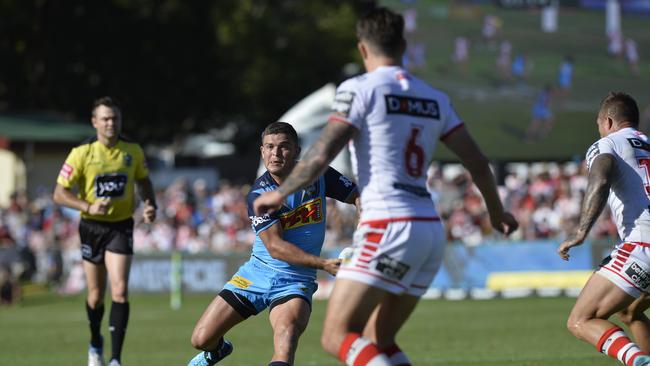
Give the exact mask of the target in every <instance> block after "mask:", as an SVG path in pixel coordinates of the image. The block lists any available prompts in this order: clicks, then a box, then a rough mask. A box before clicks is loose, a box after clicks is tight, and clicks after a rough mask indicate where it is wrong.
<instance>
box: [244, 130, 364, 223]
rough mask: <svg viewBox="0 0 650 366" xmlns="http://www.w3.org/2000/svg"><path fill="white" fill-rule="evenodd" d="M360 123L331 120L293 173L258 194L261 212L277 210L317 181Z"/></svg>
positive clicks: (258, 209) (256, 208) (260, 213)
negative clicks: (292, 195)
mask: <svg viewBox="0 0 650 366" xmlns="http://www.w3.org/2000/svg"><path fill="white" fill-rule="evenodd" d="M355 132H356V127H353V126H352V125H348V124H346V123H342V122H329V123H328V124H327V125H326V126H325V128H324V129H323V132H321V134H320V137H319V138H318V140H317V141H316V142H315V143H314V144H313V145H312V146H311V147H310V148H309V150H307V152H306V153H305V156H304V157H303V158H302V159H300V161H299V162H298V164H297V165H296V167H295V168H293V170H292V171H291V174H289V176H288V177H287V178H286V179H285V180H284V182H282V184H281V185H280V187H278V189H277V190H275V191H270V192H265V193H263V194H262V195H260V197H258V198H257V199H256V200H255V202H254V204H253V207H254V210H255V213H256V214H257V215H263V214H265V213H271V212H273V211H275V210H277V209H278V208H279V207H280V205H281V204H282V202H283V201H284V200H285V199H286V198H287V197H288V196H289V195H290V194H292V193H294V192H296V191H297V190H299V189H300V188H302V187H305V186H307V185H308V184H310V183H311V182H313V181H314V180H315V179H316V178H317V177H318V176H319V175H321V174H323V172H324V171H325V169H327V167H328V166H329V163H330V162H331V161H332V160H333V159H334V158H335V157H336V155H337V154H338V153H339V151H341V149H342V148H343V146H345V144H347V142H348V141H349V140H350V138H351V137H352V135H353V134H354V133H355Z"/></svg>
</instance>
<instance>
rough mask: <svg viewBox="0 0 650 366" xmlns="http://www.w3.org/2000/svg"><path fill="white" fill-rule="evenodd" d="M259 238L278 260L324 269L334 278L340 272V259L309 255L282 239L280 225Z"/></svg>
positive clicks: (274, 225)
mask: <svg viewBox="0 0 650 366" xmlns="http://www.w3.org/2000/svg"><path fill="white" fill-rule="evenodd" d="M259 236H260V239H262V242H263V243H264V246H265V247H266V250H268V251H269V254H270V255H271V257H273V258H275V259H277V260H281V261H284V262H287V263H290V264H294V265H298V266H303V267H310V268H316V269H322V270H324V271H327V272H328V273H329V274H331V275H333V276H335V275H336V272H338V270H339V265H340V264H341V260H340V259H325V258H321V257H318V256H315V255H313V254H309V253H307V252H305V251H304V250H302V249H300V248H299V247H298V246H297V245H294V244H292V243H290V242H288V241H286V240H284V239H282V229H281V227H280V224H279V223H276V224H273V225H271V227H269V228H268V229H266V230H264V231H262V232H260V233H259Z"/></svg>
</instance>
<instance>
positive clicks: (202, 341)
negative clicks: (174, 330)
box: [190, 328, 210, 350]
mask: <svg viewBox="0 0 650 366" xmlns="http://www.w3.org/2000/svg"><path fill="white" fill-rule="evenodd" d="M209 341H210V339H209V337H207V336H206V334H205V331H204V330H203V328H197V329H194V331H193V332H192V337H191V338H190V343H192V347H194V348H196V349H200V350H205V349H206V348H207V347H208V346H209V344H208V343H209Z"/></svg>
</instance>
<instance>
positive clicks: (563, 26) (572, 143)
mask: <svg viewBox="0 0 650 366" xmlns="http://www.w3.org/2000/svg"><path fill="white" fill-rule="evenodd" d="M380 2H381V3H382V4H384V5H387V6H389V7H391V8H393V9H395V10H398V11H403V10H404V9H407V8H410V7H414V8H416V9H417V10H418V17H417V20H418V29H417V31H416V32H415V33H413V34H409V35H408V39H409V42H411V43H414V42H422V43H423V44H425V45H426V53H425V54H426V62H427V64H426V66H425V67H423V68H422V69H419V70H416V71H415V74H416V75H418V76H420V77H422V78H423V79H424V80H426V81H428V82H430V83H431V84H432V85H433V86H435V87H437V88H439V89H441V90H442V91H444V92H447V93H448V94H449V95H450V96H451V97H452V100H453V102H454V106H455V107H456V109H457V111H458V113H459V115H460V117H461V119H463V120H464V121H465V123H466V124H467V126H468V127H469V129H470V131H471V132H472V134H473V135H474V136H475V137H476V138H477V140H478V142H479V145H480V146H481V148H482V149H483V150H484V152H485V153H486V155H487V156H488V157H490V158H491V159H500V160H506V161H509V160H555V159H558V160H566V159H571V158H576V157H577V158H582V157H583V156H584V154H585V152H586V150H587V148H588V147H589V145H591V143H593V142H594V141H595V140H597V139H598V131H597V129H596V125H595V123H596V113H597V111H598V106H599V103H600V101H601V99H602V98H603V97H604V96H605V95H607V93H608V92H609V91H610V90H616V91H625V92H627V93H630V94H631V95H632V96H634V97H635V98H636V100H637V102H638V103H639V108H640V110H641V111H642V113H643V111H644V110H645V109H646V108H648V110H649V111H650V89H649V88H648V87H647V86H648V85H650V62H649V61H648V59H649V58H648V56H647V55H648V53H647V50H648V48H650V32H648V31H647V29H648V28H647V25H648V21H649V18H648V17H647V16H634V15H628V14H625V15H624V16H623V19H622V27H623V33H624V35H625V37H631V38H633V39H635V40H636V42H637V44H638V49H639V52H640V54H641V58H640V63H639V67H640V69H641V74H640V75H633V74H632V73H631V72H630V71H629V70H628V68H627V66H626V64H625V62H624V61H623V60H614V59H612V58H610V57H609V56H608V55H607V52H606V51H607V38H606V36H605V29H604V28H605V14H604V12H602V11H589V10H579V9H571V8H562V9H561V10H560V12H559V20H558V24H559V30H558V32H557V33H551V34H548V33H543V32H542V31H541V30H540V23H541V20H540V19H541V15H540V12H539V11H528V10H504V9H500V8H497V7H493V6H462V5H457V6H444V4H447V5H448V4H453V3H454V2H451V1H440V0H431V1H418V2H413V4H408V5H406V4H404V3H403V2H401V1H398V0H383V1H380ZM485 14H494V15H497V16H498V17H499V18H500V19H501V20H502V21H503V28H502V39H505V40H508V41H510V42H511V44H512V47H513V57H514V55H515V54H517V53H525V54H526V55H527V56H528V57H529V58H530V60H532V66H531V69H530V73H529V78H528V80H527V81H526V82H525V84H524V85H516V84H515V83H506V82H503V81H502V80H500V78H499V76H498V73H497V70H496V56H497V49H496V48H492V47H488V46H487V45H485V44H483V43H482V41H481V27H482V26H483V16H484V15H485ZM459 36H464V37H466V38H467V39H469V41H470V43H471V48H470V51H469V55H470V56H469V57H470V58H469V64H468V69H467V72H466V73H461V72H460V70H459V69H458V68H457V67H455V65H453V64H452V63H451V61H450V60H451V59H450V57H451V54H452V53H453V49H454V39H455V38H456V37H459ZM644 54H645V56H644ZM565 55H572V56H573V58H574V59H575V70H574V71H575V73H574V86H573V91H572V93H571V95H570V96H569V98H568V99H567V100H566V101H565V102H564V103H559V102H558V100H556V101H555V103H554V104H553V103H552V109H553V113H554V115H555V120H556V124H555V127H554V128H553V130H552V131H551V133H550V135H549V136H548V137H547V138H546V139H543V140H541V141H534V142H530V143H525V142H523V136H524V132H525V131H526V129H527V127H528V125H529V124H530V121H531V108H532V105H533V102H534V100H535V97H536V95H537V93H538V92H539V90H540V89H541V88H542V87H543V86H544V85H545V84H547V83H551V84H554V83H556V75H557V70H558V67H559V65H560V63H561V62H562V60H563V58H564V57H565ZM646 118H650V117H646ZM648 123H650V122H644V123H643V125H642V126H641V127H642V128H641V129H642V130H645V131H646V132H649V131H648V129H649V128H650V125H649V124H648ZM437 157H438V158H440V159H450V158H451V157H452V155H451V153H450V152H449V151H447V150H446V149H439V150H438V152H437Z"/></svg>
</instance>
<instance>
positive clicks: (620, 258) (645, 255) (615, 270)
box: [597, 242, 650, 298]
mask: <svg viewBox="0 0 650 366" xmlns="http://www.w3.org/2000/svg"><path fill="white" fill-rule="evenodd" d="M608 258H609V260H607V258H606V259H605V261H603V263H602V264H601V267H600V268H599V269H598V271H597V272H598V273H599V274H600V275H602V276H604V277H605V278H607V279H608V280H610V281H612V282H613V283H614V284H615V285H616V286H618V287H619V288H620V289H622V290H623V291H625V292H627V293H628V294H629V295H630V296H633V297H635V298H638V297H640V296H641V295H642V293H644V292H646V293H647V292H649V291H650V244H648V243H639V242H624V243H620V244H618V245H616V246H615V247H614V250H612V253H611V254H610V256H609V257H608Z"/></svg>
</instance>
